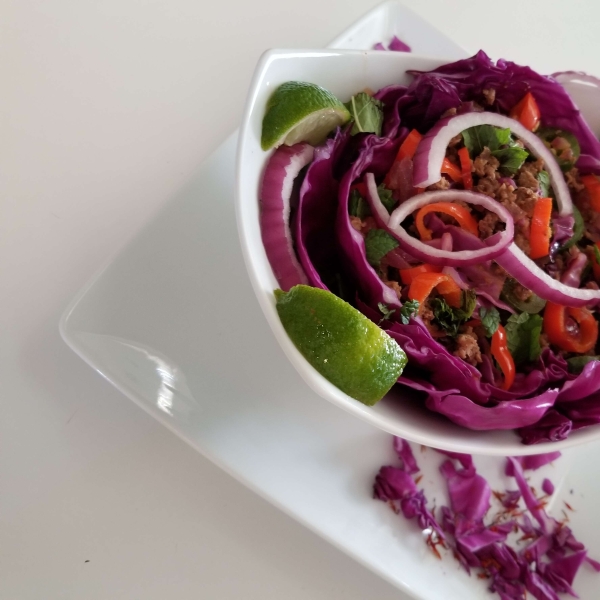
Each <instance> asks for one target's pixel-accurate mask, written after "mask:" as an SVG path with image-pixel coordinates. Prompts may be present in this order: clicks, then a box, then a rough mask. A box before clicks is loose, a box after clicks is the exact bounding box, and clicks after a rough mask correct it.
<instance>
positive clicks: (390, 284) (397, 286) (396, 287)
mask: <svg viewBox="0 0 600 600" xmlns="http://www.w3.org/2000/svg"><path fill="white" fill-rule="evenodd" d="M383 283H385V285H387V286H388V287H389V288H392V289H393V290H394V291H395V292H396V296H398V298H400V296H401V295H402V286H401V285H400V284H399V283H398V282H397V281H386V280H383Z"/></svg>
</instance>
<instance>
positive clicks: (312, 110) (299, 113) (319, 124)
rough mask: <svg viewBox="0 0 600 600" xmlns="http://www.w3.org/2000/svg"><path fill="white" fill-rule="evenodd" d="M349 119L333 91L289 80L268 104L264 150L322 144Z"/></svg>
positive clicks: (263, 127)
mask: <svg viewBox="0 0 600 600" xmlns="http://www.w3.org/2000/svg"><path fill="white" fill-rule="evenodd" d="M349 119H350V113H349V112H348V109H347V108H346V107H345V106H344V105H343V104H342V103H341V102H340V101H339V100H338V99H337V98H336V97H335V96H334V95H333V94H332V93H331V92H330V91H328V90H326V89H325V88H322V87H320V86H318V85H315V84H313V83H306V82H303V81H288V82H287V83H284V84H282V85H280V86H279V87H278V88H277V89H276V90H275V92H273V94H272V96H271V97H270V98H269V101H268V102H267V108H266V113H265V116H264V119H263V124H262V135H261V147H262V149H263V150H269V149H270V148H273V147H277V146H280V145H281V144H284V143H285V144H287V145H289V146H291V145H293V144H297V143H299V142H308V143H310V144H312V145H316V144H320V143H321V142H323V141H324V140H325V138H326V137H327V135H328V134H329V133H330V132H331V131H333V130H334V129H335V128H336V127H339V126H340V125H343V124H344V123H346V122H348V120H349Z"/></svg>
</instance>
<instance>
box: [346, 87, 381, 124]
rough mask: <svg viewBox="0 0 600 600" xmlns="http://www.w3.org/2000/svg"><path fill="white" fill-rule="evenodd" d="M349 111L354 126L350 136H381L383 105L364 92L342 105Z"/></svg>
mask: <svg viewBox="0 0 600 600" xmlns="http://www.w3.org/2000/svg"><path fill="white" fill-rule="evenodd" d="M344 106H345V107H346V108H347V109H348V110H349V111H350V115H351V118H352V120H353V121H354V124H353V125H352V131H351V132H350V133H351V135H356V134H357V133H374V134H376V135H381V126H382V124H383V111H382V110H381V109H382V107H383V103H382V102H381V101H379V100H377V99H376V98H373V96H369V94H365V92H360V94H356V96H352V98H350V101H349V102H346V104H345V105H344Z"/></svg>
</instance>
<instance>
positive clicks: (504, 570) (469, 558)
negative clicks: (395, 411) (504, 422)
mask: <svg viewBox="0 0 600 600" xmlns="http://www.w3.org/2000/svg"><path fill="white" fill-rule="evenodd" d="M394 448H395V450H396V452H397V453H398V456H399V458H400V459H401V466H400V467H393V466H386V467H382V468H381V469H380V471H379V473H378V475H377V477H376V479H375V484H374V494H375V498H377V499H379V500H383V501H385V502H388V503H389V504H390V505H391V506H392V508H393V509H394V510H395V512H397V513H402V514H403V516H404V517H405V518H407V519H415V520H416V521H417V523H418V524H419V526H420V528H421V529H422V530H424V531H427V532H435V533H436V534H437V536H438V540H440V541H441V542H442V543H443V546H444V547H447V548H449V549H450V550H451V551H452V554H453V555H454V557H455V558H456V559H457V560H458V561H459V562H460V563H461V564H462V566H463V567H464V568H465V570H466V571H467V572H468V573H471V569H473V568H477V569H480V570H481V571H482V574H483V576H485V577H486V578H487V579H488V581H489V584H490V585H489V590H490V591H491V592H495V593H496V594H498V596H499V597H500V598H501V599H507V600H519V599H521V600H525V598H526V597H527V594H528V593H529V594H531V595H533V597H535V598H543V599H556V600H558V595H557V594H559V593H569V594H571V595H573V596H574V597H577V595H576V593H575V591H574V589H573V581H574V579H575V576H576V574H577V572H578V571H579V569H580V568H581V566H582V565H583V563H584V562H587V563H588V564H589V565H590V566H591V567H592V568H594V569H595V570H597V571H598V570H599V569H600V564H598V563H597V561H595V560H593V559H591V558H590V557H588V556H587V552H586V550H585V548H584V546H583V544H581V543H580V542H579V541H577V540H576V538H575V537H574V535H573V533H572V532H571V530H570V529H569V528H568V527H566V526H565V525H564V523H560V522H558V521H556V520H555V519H553V518H552V517H550V516H549V515H548V514H547V513H546V512H545V510H544V508H543V505H542V503H541V502H540V500H539V499H538V498H536V497H535V495H534V493H533V491H532V489H531V488H530V486H529V484H528V482H527V480H526V479H525V476H524V473H523V466H522V465H525V466H526V468H530V469H537V468H540V467H541V466H544V465H547V464H548V463H549V462H550V461H551V460H554V459H556V458H558V456H557V454H558V453H551V454H547V455H542V457H541V458H539V459H538V460H534V459H533V458H531V457H528V459H527V460H525V459H514V458H509V459H507V467H506V470H507V473H510V476H512V477H514V478H515V481H516V483H517V486H518V487H519V491H518V492H515V491H512V492H507V493H506V494H503V495H502V496H504V497H506V496H511V503H510V505H509V506H508V507H507V506H506V504H504V506H505V507H506V508H507V509H508V511H509V512H508V514H510V515H513V516H512V517H511V518H508V519H504V520H502V519H499V518H498V516H496V517H494V518H493V519H491V520H490V518H489V513H490V499H491V488H490V486H489V484H488V483H487V481H486V480H485V479H484V478H483V477H482V476H481V475H479V474H478V473H477V471H476V469H475V465H474V463H473V460H472V457H471V456H469V455H465V454H458V453H453V452H446V451H440V452H441V453H442V454H444V455H446V456H447V457H448V460H446V461H445V462H444V463H443V464H442V465H441V467H440V472H441V474H442V475H443V477H444V478H445V480H446V483H447V489H448V495H449V499H450V506H449V507H448V506H442V507H441V508H440V510H439V514H440V519H439V520H436V519H435V515H434V513H433V512H432V511H430V510H429V509H428V508H427V500H426V498H425V495H424V492H423V490H419V489H418V488H417V484H416V482H415V480H413V478H412V477H411V476H410V473H409V472H408V470H407V469H410V470H411V471H413V472H414V471H415V469H416V470H417V471H418V465H416V463H415V461H414V455H413V454H412V451H411V449H410V445H409V444H408V442H406V441H404V440H400V439H398V438H395V439H394ZM407 457H408V460H407ZM454 461H456V462H454ZM407 465H410V466H407ZM417 481H418V480H417ZM546 481H548V483H549V480H546ZM550 485H551V484H550ZM550 493H551V492H550ZM521 498H522V499H523V501H524V504H525V506H526V511H525V512H523V511H522V510H521V509H518V507H517V503H518V502H519V500H520V499H521ZM529 515H531V516H532V517H533V520H534V521H533V522H532V520H531V519H530V518H529ZM486 520H488V521H490V522H489V523H486ZM519 529H520V530H522V531H523V533H524V534H525V536H526V538H524V539H528V540H531V542H530V543H529V544H528V545H527V546H526V547H524V548H523V547H522V546H513V545H512V544H513V542H511V541H510V539H509V535H510V534H511V533H512V532H514V531H515V530H516V531H518V530H519ZM428 543H430V544H431V537H429V538H428ZM432 548H433V551H434V552H435V553H436V556H438V557H440V558H441V555H440V554H439V552H438V551H437V549H436V547H435V544H432ZM480 576H481V575H480Z"/></svg>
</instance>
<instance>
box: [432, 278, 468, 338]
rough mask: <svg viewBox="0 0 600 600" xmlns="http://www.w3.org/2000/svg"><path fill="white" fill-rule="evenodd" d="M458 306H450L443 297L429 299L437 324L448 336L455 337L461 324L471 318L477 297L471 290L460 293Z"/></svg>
mask: <svg viewBox="0 0 600 600" xmlns="http://www.w3.org/2000/svg"><path fill="white" fill-rule="evenodd" d="M462 296H463V298H462V305H461V307H460V308H453V307H451V306H450V305H449V304H448V303H447V302H446V300H444V298H441V297H438V298H434V299H433V300H432V301H431V308H432V310H433V314H434V316H435V321H436V322H437V324H438V325H439V326H440V327H441V328H442V329H443V330H444V331H445V332H446V333H447V334H448V335H449V336H450V337H456V336H457V335H458V330H459V328H460V326H461V325H463V324H464V323H465V322H466V321H468V320H469V319H470V318H471V315H472V314H473V311H474V310H475V305H476V302H477V298H476V295H475V292H473V291H472V290H469V291H466V292H463V293H462Z"/></svg>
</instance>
